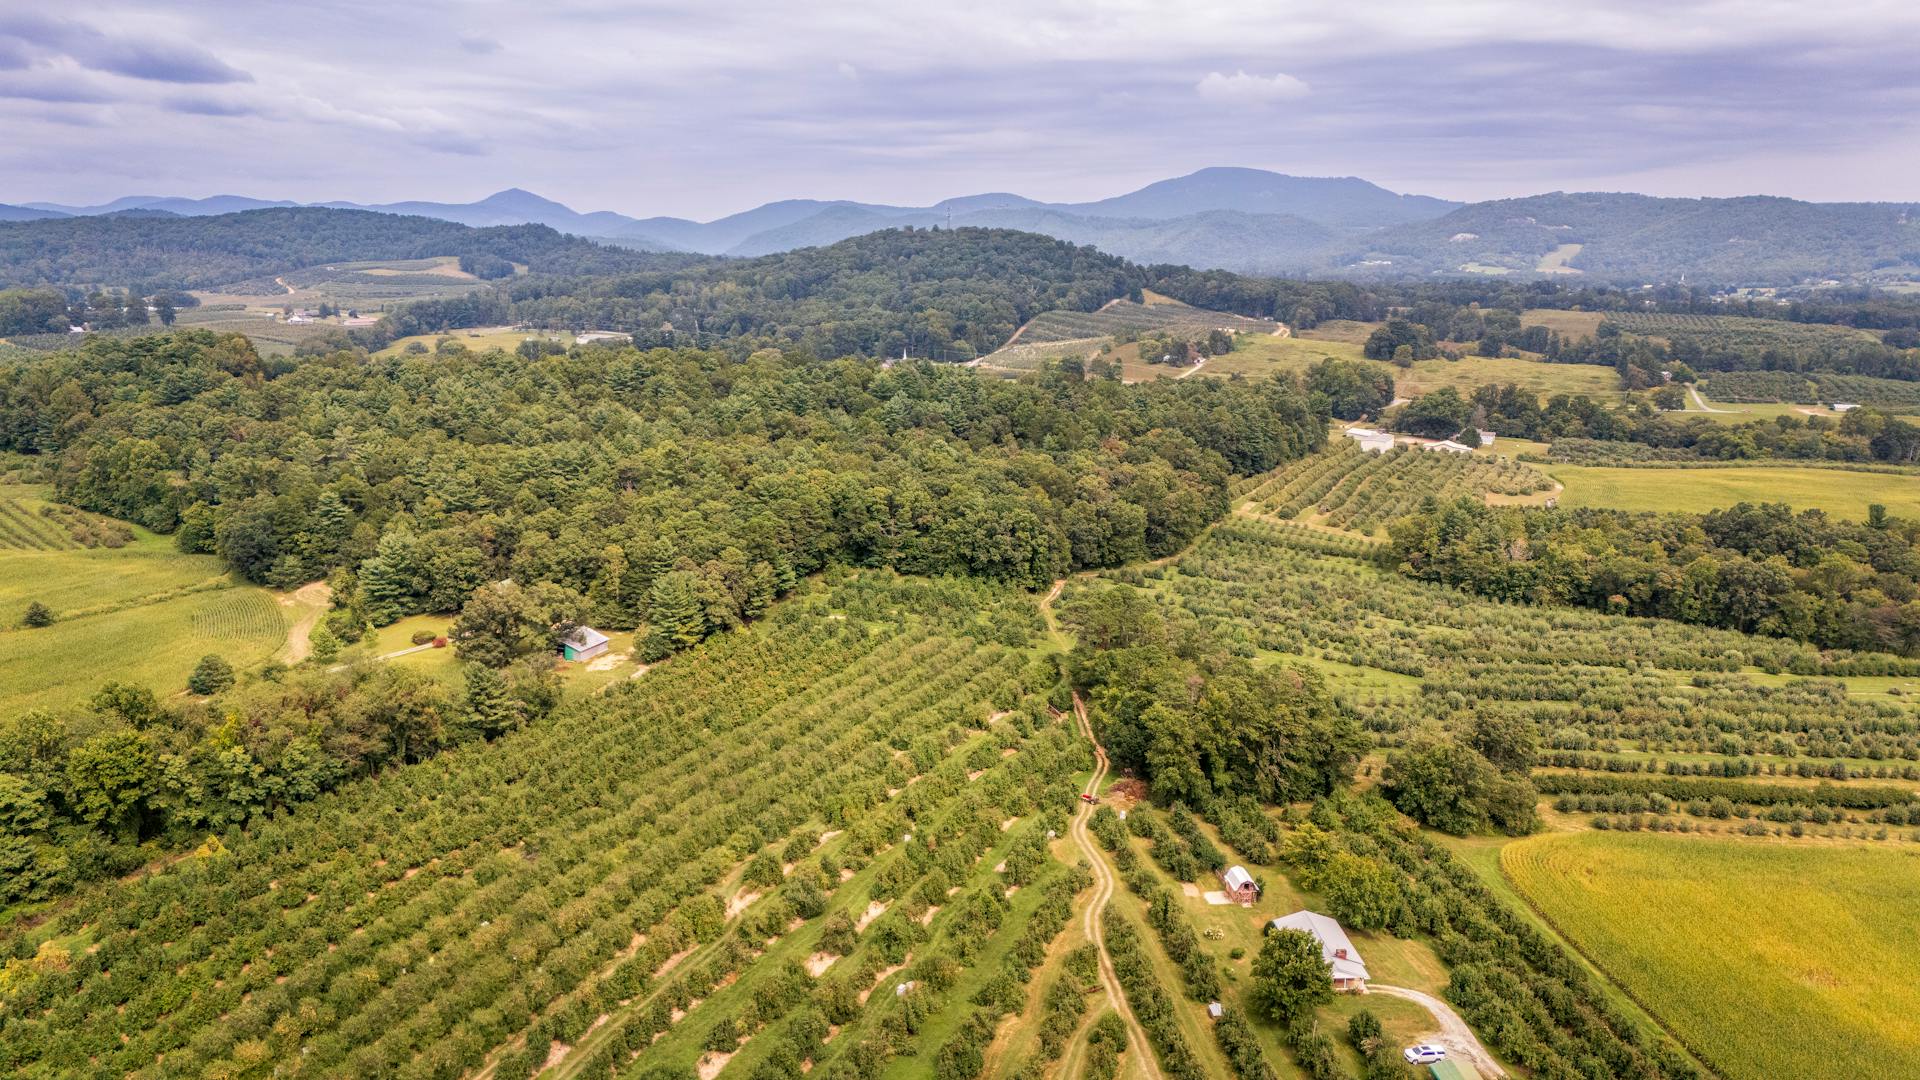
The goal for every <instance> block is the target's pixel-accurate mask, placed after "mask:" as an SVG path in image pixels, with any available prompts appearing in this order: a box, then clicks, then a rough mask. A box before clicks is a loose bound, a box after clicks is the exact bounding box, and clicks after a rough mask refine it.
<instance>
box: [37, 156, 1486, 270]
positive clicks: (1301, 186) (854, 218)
mask: <svg viewBox="0 0 1920 1080" xmlns="http://www.w3.org/2000/svg"><path fill="white" fill-rule="evenodd" d="M295 205H299V204H296V203H291V202H287V201H284V200H281V201H270V200H265V199H250V198H246V197H244V196H238V195H216V196H213V197H211V198H206V199H182V198H170V197H163V196H157V195H134V196H127V197H125V198H121V199H115V200H114V201H113V202H110V203H103V204H100V205H96V206H76V205H67V204H61V203H48V202H40V203H25V204H22V207H21V209H23V210H26V211H32V212H37V213H36V216H38V214H51V215H70V216H80V217H85V216H97V215H100V214H110V213H117V212H123V211H129V210H164V211H166V212H169V213H174V214H181V215H184V216H190V217H191V216H201V215H210V214H224V213H233V212H236V211H243V210H256V209H267V208H271V207H286V206H295ZM311 205H317V206H324V207H329V208H332V209H339V210H372V211H376V212H379V213H388V214H405V215H412V216H418V217H431V218H439V219H441V220H444V221H453V222H458V223H459V224H462V225H471V226H474V227H475V228H487V227H491V226H496V225H519V224H536V225H547V226H551V227H552V228H555V229H559V230H560V231H562V232H569V233H574V234H576V235H579V236H586V237H593V238H596V239H606V240H613V241H617V242H619V243H622V244H625V245H627V246H629V247H636V248H641V249H645V250H658V251H688V252H698V253H701V254H706V255H739V256H748V255H761V254H768V253H771V252H777V251H789V250H792V249H793V248H796V247H812V246H818V245H821V244H830V243H834V242H836V241H839V240H844V239H847V238H848V237H851V236H858V235H860V234H861V233H863V232H871V231H873V230H874V229H880V228H894V227H899V226H904V225H916V226H922V227H926V226H932V225H945V224H947V223H948V221H949V219H951V222H952V224H955V225H960V224H967V225H979V226H989V227H990V226H1000V225H1003V224H1004V225H1006V226H1007V227H1019V226H1017V225H1013V224H1011V222H1013V221H1015V220H1017V219H1019V217H1020V215H1023V214H1024V215H1028V220H1032V221H1045V222H1048V223H1050V224H1051V225H1052V226H1053V228H1054V229H1057V230H1058V231H1057V232H1056V231H1052V230H1051V229H1036V230H1035V231H1043V232H1047V233H1048V235H1055V236H1059V237H1060V238H1062V239H1066V238H1068V237H1069V236H1073V237H1085V238H1086V239H1082V240H1080V241H1079V242H1082V243H1093V244H1095V246H1102V247H1106V246H1108V245H1111V247H1110V248H1109V249H1110V250H1112V251H1113V253H1114V254H1119V255H1125V256H1127V257H1129V258H1134V259H1136V260H1142V261H1169V260H1171V261H1190V260H1191V258H1193V257H1194V256H1195V255H1196V254H1198V253H1197V252H1196V251H1195V250H1193V249H1190V248H1182V247H1178V246H1174V247H1169V246H1168V243H1167V239H1166V238H1167V237H1169V236H1173V235H1178V234H1179V233H1180V232H1181V231H1182V230H1180V229H1172V230H1169V229H1167V228H1166V227H1165V226H1163V225H1160V224H1157V223H1161V222H1165V221H1168V220H1171V219H1176V218H1184V217H1193V216H1196V215H1205V214H1211V213H1215V212H1230V213H1237V214H1241V215H1247V216H1251V217H1274V218H1276V219H1285V220H1275V221H1271V222H1260V223H1257V224H1258V228H1257V229H1256V231H1255V233H1254V236H1256V237H1263V238H1265V240H1266V241H1267V242H1269V243H1272V242H1278V243H1280V245H1281V246H1282V247H1284V248H1286V249H1289V250H1292V249H1296V248H1299V247H1300V246H1301V242H1300V241H1301V239H1302V238H1308V237H1312V238H1321V234H1322V231H1323V230H1325V229H1336V230H1338V229H1345V230H1368V229H1378V228H1383V227H1386V226H1390V225H1397V224H1401V223H1404V222H1407V221H1417V220H1421V219H1423V218H1428V217H1435V216H1438V215H1440V214H1444V213H1446V212H1448V211H1449V210H1452V209H1454V208H1456V207H1458V206H1460V205H1461V204H1460V203H1455V202H1449V201H1446V200H1444V199H1435V198H1430V197H1428V196H1424V195H1399V194H1396V193H1394V192H1391V191H1387V190H1386V189H1384V188H1381V187H1379V186H1377V185H1374V184H1371V183H1368V182H1367V181H1365V180H1361V179H1358V178H1356V177H1341V178H1312V177H1298V176H1287V175H1284V174H1282V173H1275V172H1267V171H1265V170H1261V169H1242V168H1207V169H1201V170H1199V171H1198V172H1195V173H1192V174H1190V175H1188V176H1183V177H1177V178H1174V179H1170V180H1161V181H1158V182H1156V183H1153V184H1149V185H1147V186H1146V187H1144V188H1141V189H1139V190H1138V191H1133V192H1129V193H1127V194H1124V195H1117V196H1114V197H1112V198H1109V199H1100V200H1096V201H1093V202H1085V203H1047V202H1042V201H1040V200H1037V199H1030V198H1027V197H1026V196H1024V195H1017V194H1013V193H1011V192H988V193H983V194H979V195H963V196H958V197H955V198H951V199H944V200H942V201H940V202H938V203H935V204H933V205H932V206H924V207H913V206H890V205H884V204H877V203H861V202H853V201H849V200H822V199H784V200H781V201H778V202H771V203H767V204H765V205H762V206H758V207H755V208H753V209H751V210H746V211H742V212H740V213H738V214H729V215H727V216H726V217H722V218H717V219H715V220H713V221H705V222H701V221H692V220H689V219H686V218H675V217H651V218H633V217H628V216H626V215H624V214H618V213H614V212H612V211H607V210H601V211H594V212H590V213H581V212H579V211H576V210H574V209H572V208H571V207H568V206H566V205H564V204H562V203H558V202H555V201H553V200H551V199H547V198H544V197H542V196H539V195H536V194H534V193H533V192H530V191H525V190H522V189H520V188H508V189H507V190H505V191H500V192H495V193H494V194H492V195H489V196H487V197H486V198H484V199H481V200H479V201H477V202H471V203H449V202H432V201H406V202H392V203H371V204H369V203H354V202H345V201H333V202H326V203H316V204H311ZM0 214H4V211H0ZM1043 214H1044V215H1046V216H1044V217H1040V216H1037V215H1043ZM0 220H28V218H27V217H25V216H21V217H16V218H7V217H0ZM1190 230H1192V231H1195V232H1196V234H1205V233H1206V232H1207V231H1208V230H1207V226H1206V223H1205V221H1203V220H1201V221H1195V222H1193V223H1191V225H1190ZM1282 234H1285V235H1282Z"/></svg>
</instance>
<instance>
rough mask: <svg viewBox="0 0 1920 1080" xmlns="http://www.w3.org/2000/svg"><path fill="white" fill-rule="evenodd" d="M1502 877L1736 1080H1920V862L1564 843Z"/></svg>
mask: <svg viewBox="0 0 1920 1080" xmlns="http://www.w3.org/2000/svg"><path fill="white" fill-rule="evenodd" d="M1500 865H1501V867H1502V869H1503V870H1504V871H1505V872H1506V874H1507V875H1508V876H1509V877H1511V878H1512V879H1513V882H1514V884H1515V886H1516V887H1518V888H1519V890H1520V891H1521V892H1522V893H1523V894H1525V895H1526V897H1527V899H1528V900H1529V901H1530V902H1532V903H1533V904H1534V905H1535V906H1536V907H1537V908H1538V909H1539V910H1540V912H1541V913H1542V914H1543V915H1545V917H1546V918H1547V919H1548V920H1549V921H1551V922H1552V923H1553V924H1554V926H1556V927H1557V928H1558V929H1559V930H1560V931H1561V932H1562V933H1564V934H1565V935H1566V936H1567V937H1568V938H1570V939H1571V940H1572V941H1574V942H1575V943H1576V944H1577V945H1578V946H1579V947H1580V949H1581V950H1582V951H1583V952H1584V953H1586V954H1587V955H1588V956H1589V957H1591V958H1593V959H1594V960H1595V961H1596V962H1598V963H1599V964H1600V965H1601V966H1602V967H1604V968H1605V969H1606V970H1607V971H1608V972H1609V973H1611V974H1612V975H1613V976H1614V977H1615V978H1616V979H1618V980H1619V981H1620V982H1621V983H1622V984H1623V985H1624V986H1625V987H1626V989H1627V990H1628V991H1629V992H1630V993H1632V994H1633V995H1634V996H1635V997H1636V998H1638V999H1639V1000H1641V1001H1643V1002H1644V1003H1645V1004H1646V1005H1647V1007H1648V1008H1650V1009H1652V1010H1653V1011H1654V1012H1655V1013H1657V1014H1659V1015H1660V1016H1661V1017H1663V1018H1664V1019H1665V1020H1666V1021H1667V1023H1668V1024H1669V1025H1670V1026H1671V1027H1672V1029H1673V1031H1674V1032H1675V1033H1676V1034H1677V1035H1678V1036H1679V1037H1680V1039H1681V1041H1682V1042H1684V1043H1686V1044H1688V1045H1689V1046H1691V1047H1693V1048H1695V1049H1696V1051H1697V1052H1698V1053H1699V1054H1700V1055H1701V1056H1702V1057H1704V1058H1706V1059H1707V1060H1709V1061H1712V1062H1713V1063H1714V1064H1715V1066H1716V1067H1717V1068H1718V1069H1719V1070H1720V1071H1721V1072H1722V1073H1723V1074H1724V1075H1725V1076H1727V1077H1729V1078H1730V1080H1767V1078H1771V1077H1780V1076H1809V1077H1811V1076H1916V1075H1920V980H1915V979H1913V978H1912V977H1911V967H1910V965H1909V962H1908V958H1909V957H1911V956H1912V955H1913V951H1914V950H1915V949H1916V948H1920V909H1916V908H1915V907H1914V905H1913V904H1912V903H1911V902H1910V898H1911V897H1913V896H1915V895H1917V894H1920V850H1910V848H1909V847H1907V846H1903V847H1901V848H1885V847H1879V848H1869V847H1857V846H1856V847H1842V848H1808V847H1795V846H1788V845H1778V844H1756V843H1737V842H1715V841H1702V840H1697V839H1691V838H1687V837H1672V836H1648V835H1635V836H1628V835H1623V834H1618V833H1612V834H1609V833H1577V834H1564V833H1563V834H1558V835H1549V836H1536V837H1533V838H1530V839H1527V840H1522V841H1519V842H1517V843H1514V844H1510V845H1508V846H1507V847H1506V848H1505V849H1504V850H1503V851H1502V852H1501V857H1500Z"/></svg>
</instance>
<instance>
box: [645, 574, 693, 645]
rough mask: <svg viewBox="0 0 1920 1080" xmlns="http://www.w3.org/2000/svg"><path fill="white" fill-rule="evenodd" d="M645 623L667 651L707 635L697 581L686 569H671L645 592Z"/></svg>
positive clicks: (689, 643) (691, 643)
mask: <svg viewBox="0 0 1920 1080" xmlns="http://www.w3.org/2000/svg"><path fill="white" fill-rule="evenodd" d="M647 622H648V623H650V624H651V625H652V627H653V632H654V633H656V634H658V635H660V642H661V644H663V645H664V646H665V648H666V650H667V651H668V652H678V651H680V650H681V649H684V648H687V647H688V646H690V645H693V644H695V643H697V642H698V641H699V640H700V639H701V638H703V637H706V636H707V616H706V611H705V607H704V605H703V604H702V602H701V590H700V582H699V579H697V578H696V577H695V576H694V575H693V574H691V573H689V572H687V571H685V570H670V571H668V572H667V573H665V574H662V575H661V576H660V578H659V580H657V581H655V582H654V583H653V588H652V590H651V591H649V592H648V594H647Z"/></svg>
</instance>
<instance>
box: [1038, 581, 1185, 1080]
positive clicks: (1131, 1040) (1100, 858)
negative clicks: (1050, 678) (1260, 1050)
mask: <svg viewBox="0 0 1920 1080" xmlns="http://www.w3.org/2000/svg"><path fill="white" fill-rule="evenodd" d="M1064 584H1065V582H1055V583H1054V586H1053V592H1051V593H1049V594H1048V596H1047V600H1048V602H1049V603H1051V602H1052V600H1053V598H1054V597H1056V596H1058V595H1060V589H1061V586H1062V585H1064ZM1073 717H1074V721H1075V723H1077V724H1078V725H1079V727H1080V733H1081V734H1082V735H1085V736H1086V737H1087V741H1088V742H1090V743H1092V744H1093V775H1092V776H1090V777H1088V778H1087V788H1086V790H1087V794H1089V795H1092V794H1094V793H1096V792H1098V791H1099V790H1100V782H1101V781H1102V780H1104V779H1106V776H1107V751H1106V749H1105V748H1103V747H1102V746H1101V745H1100V741H1099V740H1098V739H1095V738H1094V737H1093V723H1092V722H1091V721H1089V720H1088V719H1087V706H1086V703H1085V702H1083V701H1081V700H1080V695H1079V694H1078V693H1075V694H1074V695H1073ZM1092 817H1093V804H1092V803H1089V802H1083V803H1081V804H1080V809H1079V810H1078V811H1076V812H1075V813H1074V815H1073V824H1072V825H1071V826H1070V827H1069V828H1068V829H1067V834H1068V835H1069V836H1071V837H1072V838H1073V842H1074V843H1075V844H1077V845H1079V847H1080V852H1081V854H1082V855H1084V856H1086V859H1087V863H1088V865H1089V866H1090V867H1091V868H1092V869H1093V899H1092V901H1090V902H1089V903H1088V904H1087V910H1086V913H1085V914H1084V915H1083V916H1082V929H1084V930H1085V931H1086V934H1087V940H1088V941H1091V942H1093V944H1094V947H1095V948H1096V949H1098V950H1099V953H1100V985H1101V988H1102V989H1104V990H1105V991H1106V994H1107V1003H1108V1004H1109V1005H1111V1006H1113V1011H1114V1012H1117V1013H1119V1014H1120V1019H1122V1020H1124V1021H1126V1024H1127V1049H1128V1051H1129V1052H1130V1053H1132V1054H1133V1059H1134V1061H1136V1062H1138V1063H1139V1070H1138V1071H1139V1073H1140V1074H1141V1075H1145V1076H1149V1077H1154V1078H1156V1080H1158V1078H1159V1076H1160V1065H1159V1062H1157V1061H1155V1060H1154V1057H1153V1046H1152V1044H1150V1043H1149V1042H1147V1031H1146V1029H1145V1028H1143V1027H1141V1026H1140V1020H1139V1018H1137V1017H1135V1016H1134V1015H1133V1008H1132V1006H1130V1005H1128V1004H1127V997H1126V995H1125V994H1123V993H1121V992H1120V976H1119V975H1118V974H1117V973H1116V972H1115V971H1114V970H1113V957H1112V956H1110V955H1108V953H1107V939H1106V934H1105V931H1104V929H1103V928H1102V927H1101V925H1100V916H1101V914H1102V913H1104V912H1105V911H1106V909H1107V901H1108V900H1111V899H1112V898H1113V891H1114V887H1115V882H1114V878H1113V868H1112V867H1111V866H1108V865H1107V860H1106V857H1105V856H1104V855H1102V854H1101V853H1100V849H1099V847H1098V846H1097V845H1096V844H1095V843H1094V840H1093V837H1092V836H1091V835H1089V834H1088V831H1087V822H1088V821H1089V820H1090V819H1091V818H1092ZM1061 1075H1063V1076H1064V1075H1068V1074H1067V1073H1064V1072H1063V1073H1062V1074H1061Z"/></svg>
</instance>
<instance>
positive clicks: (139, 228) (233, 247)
mask: <svg viewBox="0 0 1920 1080" xmlns="http://www.w3.org/2000/svg"><path fill="white" fill-rule="evenodd" d="M469 254H487V255H494V256H498V257H499V258H503V259H508V260H511V261H513V262H517V263H524V264H526V265H527V266H528V268H529V269H531V270H533V271H534V272H537V273H539V272H544V273H559V274H615V273H621V272H625V271H631V270H636V269H641V268H644V267H650V266H660V265H663V260H671V261H684V257H676V256H660V255H649V254H646V253H643V252H639V251H633V250H629V249H626V248H619V247H610V246H606V245H602V244H596V243H593V242H592V241H588V240H582V239H580V238H578V237H573V236H565V235H562V234H561V233H558V232H556V231H554V230H553V229H550V228H548V227H546V226H544V225H512V226H501V227H496V228H487V229H474V228H470V227H468V226H465V225H457V224H454V223H453V222H450V221H439V220H436V219H433V218H424V217H401V216H398V215H395V214H376V213H370V212H367V211H363V210H329V209H323V208H319V207H284V208H278V209H271V210H252V211H247V212H245V213H237V214H217V215H213V216H210V217H140V216H133V215H114V216H108V217H73V218H58V219H53V220H46V221H15V222H0V287H3V286H14V285H101V284H104V285H113V286H119V287H125V286H128V285H136V286H144V287H148V288H183V289H196V288H208V287H211V286H216V285H221V284H225V283H227V282H231V281H239V280H241V279H244V278H251V277H260V276H263V275H274V274H282V273H285V272H287V271H289V270H297V269H299V268H301V267H306V266H317V265H320V264H323V263H328V262H353V261H359V260H367V259H417V258H426V257H428V256H434V255H469Z"/></svg>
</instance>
